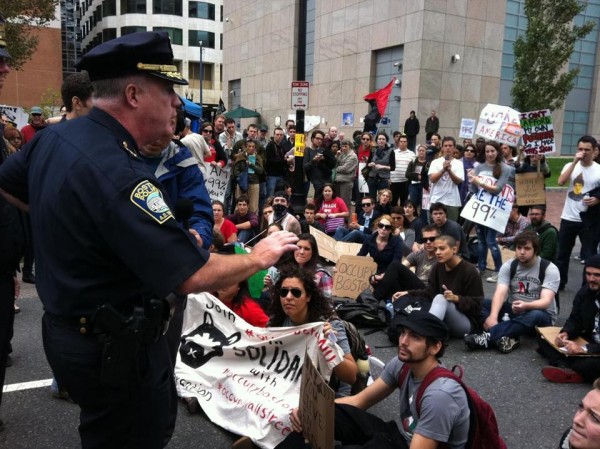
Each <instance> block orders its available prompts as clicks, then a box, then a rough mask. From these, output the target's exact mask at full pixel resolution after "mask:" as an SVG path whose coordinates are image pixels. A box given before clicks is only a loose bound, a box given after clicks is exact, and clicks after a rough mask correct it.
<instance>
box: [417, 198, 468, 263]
mask: <svg viewBox="0 0 600 449" xmlns="http://www.w3.org/2000/svg"><path fill="white" fill-rule="evenodd" d="M430 211H431V219H432V222H433V224H435V225H436V226H437V227H438V229H439V230H440V235H450V236H452V237H454V238H455V239H456V241H457V242H460V246H459V248H458V251H459V254H460V257H462V258H463V259H465V260H469V248H468V246H467V238H466V236H465V232H464V231H463V229H462V227H461V226H460V225H459V224H458V223H457V222H455V221H453V220H450V219H449V218H448V215H447V213H446V206H444V204H442V203H433V204H432V205H431V207H430ZM417 249H420V247H419V248H417Z"/></svg>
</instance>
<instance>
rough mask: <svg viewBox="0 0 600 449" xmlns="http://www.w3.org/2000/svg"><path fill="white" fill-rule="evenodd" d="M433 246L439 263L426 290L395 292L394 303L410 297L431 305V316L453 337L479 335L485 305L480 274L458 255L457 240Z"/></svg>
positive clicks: (446, 239) (438, 240) (445, 237)
mask: <svg viewBox="0 0 600 449" xmlns="http://www.w3.org/2000/svg"><path fill="white" fill-rule="evenodd" d="M433 244H434V247H435V256H436V258H437V263H436V264H435V265H434V266H433V268H432V269H431V272H430V274H429V283H428V285H427V287H426V288H425V289H416V290H407V291H402V292H396V293H394V294H393V295H392V299H393V300H394V301H396V300H397V299H399V298H401V297H403V296H405V295H407V294H408V295H410V296H411V297H413V298H424V299H426V300H429V301H432V303H431V307H430V309H429V313H431V314H433V315H435V316H437V317H438V318H439V319H440V320H443V321H444V322H445V323H446V325H447V326H448V329H449V330H450V335H452V336H453V337H463V336H464V335H465V334H468V333H472V332H477V331H479V330H480V327H481V304H482V303H483V284H482V283H481V278H480V277H479V273H477V270H476V269H475V267H474V266H473V265H471V263H469V262H467V261H466V260H463V259H462V258H461V257H460V256H459V255H458V243H457V241H456V239H454V237H451V236H449V235H440V236H438V237H436V239H435V241H434V243H433Z"/></svg>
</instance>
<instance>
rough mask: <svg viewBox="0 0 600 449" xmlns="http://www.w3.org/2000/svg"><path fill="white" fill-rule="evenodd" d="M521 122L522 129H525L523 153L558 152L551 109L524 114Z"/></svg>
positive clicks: (521, 116)
mask: <svg viewBox="0 0 600 449" xmlns="http://www.w3.org/2000/svg"><path fill="white" fill-rule="evenodd" d="M520 120H521V128H523V152H524V153H525V154H530V155H531V154H548V153H554V152H555V151H556V144H555V142H554V126H553V124H552V112H551V111H550V109H541V110H539V111H531V112H523V113H522V114H521V115H520Z"/></svg>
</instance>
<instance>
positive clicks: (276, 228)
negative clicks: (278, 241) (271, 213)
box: [266, 223, 283, 237]
mask: <svg viewBox="0 0 600 449" xmlns="http://www.w3.org/2000/svg"><path fill="white" fill-rule="evenodd" d="M277 231H283V227H282V226H281V223H271V224H270V225H269V226H267V232H266V236H267V237H268V236H270V235H271V234H273V233H274V232H277Z"/></svg>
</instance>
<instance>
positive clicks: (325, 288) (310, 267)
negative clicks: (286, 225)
mask: <svg viewBox="0 0 600 449" xmlns="http://www.w3.org/2000/svg"><path fill="white" fill-rule="evenodd" d="M298 239H299V240H298V243H297V245H296V246H298V249H297V250H296V251H294V253H293V257H290V256H289V255H288V256H286V257H284V258H283V259H282V260H280V262H279V263H278V264H277V266H276V267H275V268H276V270H275V271H273V267H272V268H269V273H274V274H275V276H278V273H277V272H281V271H284V270H286V269H291V268H296V267H300V268H302V269H304V270H307V271H309V272H311V273H313V277H314V281H315V284H316V285H317V287H318V289H319V291H320V292H321V295H323V297H324V298H325V299H327V300H328V301H331V291H332V289H333V278H332V277H331V273H330V272H329V271H328V270H327V269H326V268H325V267H324V266H323V265H321V263H320V262H319V247H318V245H317V240H316V239H315V237H314V236H313V235H311V234H300V235H299V236H298ZM274 283H276V279H273V278H272V274H267V276H266V277H265V287H267V288H271V287H272V286H273V284H274Z"/></svg>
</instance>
